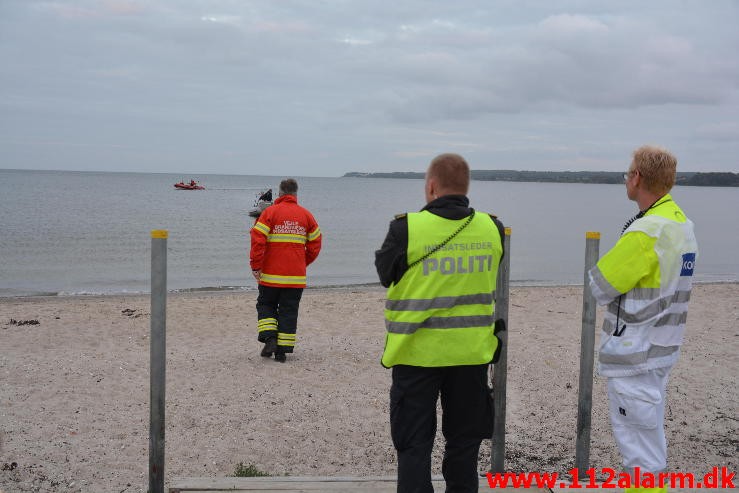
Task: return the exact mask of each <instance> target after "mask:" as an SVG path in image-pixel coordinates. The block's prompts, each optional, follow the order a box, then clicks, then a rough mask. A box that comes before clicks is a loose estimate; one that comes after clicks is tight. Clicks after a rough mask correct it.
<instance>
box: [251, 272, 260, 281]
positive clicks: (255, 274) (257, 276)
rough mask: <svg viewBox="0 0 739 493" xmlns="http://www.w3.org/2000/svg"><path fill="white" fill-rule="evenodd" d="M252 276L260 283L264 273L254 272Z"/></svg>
mask: <svg viewBox="0 0 739 493" xmlns="http://www.w3.org/2000/svg"><path fill="white" fill-rule="evenodd" d="M251 275H252V276H254V279H256V280H257V282H259V277H260V276H261V275H262V271H261V270H253V271H251Z"/></svg>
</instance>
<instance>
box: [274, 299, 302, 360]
mask: <svg viewBox="0 0 739 493" xmlns="http://www.w3.org/2000/svg"><path fill="white" fill-rule="evenodd" d="M277 289H279V290H280V299H279V310H278V313H277V351H278V352H281V353H292V352H293V349H294V348H295V337H296V333H297V331H298V309H299V308H300V298H301V297H302V296H303V289H302V288H277Z"/></svg>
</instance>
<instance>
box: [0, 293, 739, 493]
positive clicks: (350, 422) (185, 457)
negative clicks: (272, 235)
mask: <svg viewBox="0 0 739 493" xmlns="http://www.w3.org/2000/svg"><path fill="white" fill-rule="evenodd" d="M384 294H385V293H384V290H382V289H381V288H379V287H356V288H351V287H349V288H333V289H329V288H325V289H308V290H306V291H305V293H304V295H303V302H302V305H301V315H300V320H299V331H298V341H297V348H296V352H295V353H294V354H292V355H289V356H288V361H287V363H286V364H280V363H276V362H275V361H274V360H272V359H266V358H261V357H260V356H259V349H260V346H261V345H260V344H258V343H257V342H256V313H255V307H254V304H255V299H256V293H255V292H241V293H229V292H212V293H208V292H206V293H187V294H176V295H174V294H170V295H169V298H168V311H167V416H166V469H165V475H166V477H167V478H173V477H182V476H199V477H223V476H229V475H233V474H234V470H235V468H236V466H237V464H239V463H242V464H244V465H248V464H253V465H255V466H256V467H257V468H258V469H259V470H261V471H264V472H266V473H269V474H272V475H290V476H318V475H321V476H327V475H337V476H378V475H393V474H395V453H394V450H393V448H392V444H391V441H390V436H389V425H388V389H389V385H390V372H389V371H388V370H386V369H384V368H383V367H382V366H381V365H380V363H379V359H380V355H381V352H382V347H383V343H384V326H383V312H382V308H383V302H384ZM149 303H150V301H149V298H148V297H146V296H109V297H71V298H59V297H50V298H15V299H8V298H6V299H0V381H1V382H2V384H1V385H0V491H2V492H4V493H11V492H26V491H39V492H46V491H54V492H57V491H60V492H116V493H122V492H144V491H146V489H147V485H148V476H147V469H148V447H149V443H148V434H149V431H148V426H149V424H148V423H149V402H148V401H149V370H148V368H149V330H150V319H149V311H150V306H149ZM581 310H582V287H581V286H573V287H514V288H512V289H511V295H510V317H509V353H508V362H509V365H508V400H507V408H508V413H507V460H506V467H507V469H509V470H512V471H557V472H560V473H565V472H566V471H568V470H569V469H570V468H571V467H573V463H574V455H575V425H576V419H577V387H578V369H579V344H580V342H579V341H580V330H581ZM601 320H602V309H599V311H598V321H597V327H600V323H601ZM35 321H37V322H38V323H37V324H36V323H34V322H35ZM597 339H598V338H597V337H596V346H597ZM738 376H739V285H738V284H701V285H698V286H696V287H695V288H694V290H693V298H692V301H691V308H690V313H689V316H688V323H687V336H686V341H685V344H684V346H683V352H682V356H681V359H680V361H679V363H678V365H677V367H676V368H675V369H674V370H673V373H672V377H671V380H670V383H669V390H668V395H669V400H668V407H667V416H666V431H667V437H668V442H669V445H668V451H669V459H668V469H669V470H670V471H689V472H694V473H698V474H701V475H702V474H703V473H705V472H707V471H710V469H711V468H712V467H713V466H719V467H720V466H728V467H729V468H730V469H731V470H734V471H736V470H737V469H739V459H737V458H738V457H739V438H737V437H738V436H739V417H738V415H739V412H738V411H739V395H738V393H737V390H736V389H737V377H738ZM604 388H605V381H604V379H602V378H598V377H596V379H595V383H594V392H593V418H592V423H593V430H592V434H591V437H592V445H591V465H592V466H593V467H595V468H605V467H612V468H616V469H618V468H619V466H620V460H619V456H618V452H617V450H616V447H615V444H614V441H613V439H612V436H611V431H610V425H609V421H608V415H607V410H606V397H605V392H604V390H605V389H604ZM482 450H483V451H482V453H481V455H480V470H481V471H482V470H486V469H487V467H488V465H489V461H490V443H489V442H484V443H483V447H482ZM441 452H442V440H441V437H440V432H439V433H438V434H437V443H436V448H435V452H434V473H435V474H439V473H440V459H441ZM14 464H16V465H14Z"/></svg>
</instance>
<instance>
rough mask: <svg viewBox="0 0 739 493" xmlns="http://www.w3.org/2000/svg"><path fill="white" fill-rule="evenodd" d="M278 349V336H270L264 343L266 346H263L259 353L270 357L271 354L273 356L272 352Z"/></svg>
mask: <svg viewBox="0 0 739 493" xmlns="http://www.w3.org/2000/svg"><path fill="white" fill-rule="evenodd" d="M276 351H277V338H276V337H270V338H269V339H267V341H266V342H265V343H264V347H263V348H262V352H261V353H259V354H260V355H261V356H263V357H265V358H269V357H270V356H272V353H274V352H276ZM275 356H276V355H275Z"/></svg>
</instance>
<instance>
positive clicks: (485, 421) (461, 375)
mask: <svg viewBox="0 0 739 493" xmlns="http://www.w3.org/2000/svg"><path fill="white" fill-rule="evenodd" d="M487 368H488V365H474V366H450V367H445V368H421V367H416V366H404V365H398V366H394V367H393V383H392V386H391V388H390V433H391V435H392V439H393V445H394V446H395V450H396V451H397V453H398V493H411V492H413V493H433V491H434V488H433V486H432V485H431V452H432V449H433V445H434V436H435V435H436V402H437V400H438V398H439V395H441V407H442V421H441V428H442V432H443V434H444V438H445V440H446V445H445V449H444V458H443V462H442V474H443V475H444V480H445V481H446V491H447V493H462V492H464V493H467V492H476V491H477V490H478V484H479V476H478V471H477V457H478V453H479V451H480V442H482V440H483V439H484V438H490V437H492V435H493V404H492V395H491V394H490V391H489V388H488V384H487V379H488V377H487Z"/></svg>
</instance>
